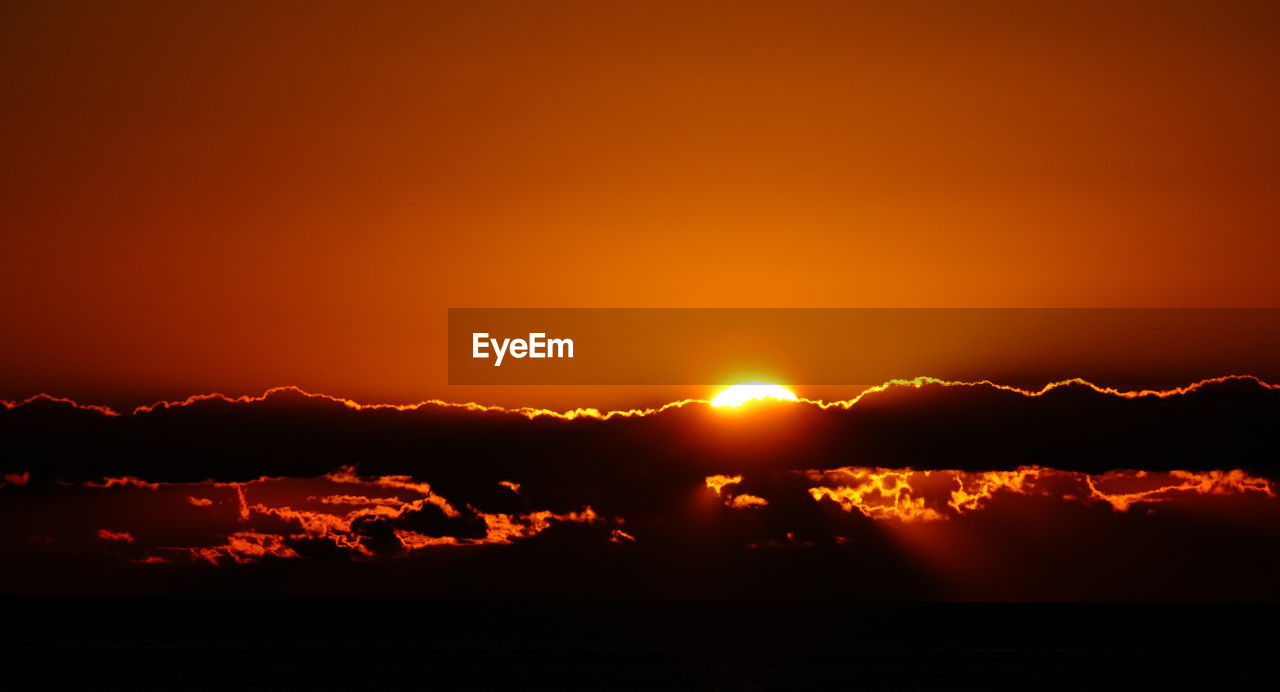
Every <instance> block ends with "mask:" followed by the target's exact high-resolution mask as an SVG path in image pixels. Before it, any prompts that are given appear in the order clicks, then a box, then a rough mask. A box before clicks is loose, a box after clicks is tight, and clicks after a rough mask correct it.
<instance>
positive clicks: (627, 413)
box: [0, 375, 1280, 420]
mask: <svg viewBox="0 0 1280 692" xmlns="http://www.w3.org/2000/svg"><path fill="white" fill-rule="evenodd" d="M1226 382H1253V383H1255V384H1257V385H1259V386H1261V387H1263V388H1266V389H1270V390H1275V389H1280V384H1277V383H1271V382H1267V381H1265V380H1263V379H1262V378H1260V377H1257V376H1256V375H1222V376H1219V377H1210V378H1206V379H1203V380H1197V381H1195V382H1192V383H1191V384H1188V385H1185V386H1182V387H1173V388H1170V389H1128V390H1125V389H1117V388H1115V387H1104V386H1101V385H1097V384H1094V383H1093V382H1090V381H1088V380H1086V379H1083V378H1079V377H1075V378H1071V379H1066V380H1058V381H1056V382H1050V383H1048V384H1046V385H1044V386H1043V387H1041V388H1040V389H1024V388H1022V387H1015V386H1012V385H1006V384H1000V383H998V382H995V381H992V380H975V381H954V380H944V379H941V378H937V377H928V376H920V377H915V378H911V379H895V380H889V381H888V382H884V383H882V384H878V385H874V386H871V387H868V388H866V389H864V390H863V391H861V392H859V393H858V394H857V395H856V396H853V397H851V398H849V399H840V400H836V401H822V400H820V399H807V398H804V397H799V398H798V399H797V401H796V402H795V403H798V404H807V405H810V406H817V407H818V408H821V409H823V410H826V409H831V408H841V409H849V408H852V407H853V406H855V405H856V404H857V403H858V402H859V401H861V400H862V399H863V398H865V397H867V396H869V395H873V394H877V393H880V392H884V391H887V390H890V389H895V388H914V389H920V388H922V387H925V386H931V385H932V386H941V387H987V388H990V389H996V390H1000V391H1006V392H1014V393H1017V394H1021V395H1022V396H1025V397H1029V398H1034V397H1039V396H1043V395H1045V394H1048V393H1049V392H1051V391H1053V390H1055V389H1060V388H1063V387H1072V386H1077V387H1085V388H1087V389H1091V390H1093V391H1094V392H1097V393H1099V394H1106V395H1109V396H1114V397H1119V398H1122V399H1141V398H1148V397H1151V398H1159V399H1164V398H1168V397H1172V396H1181V395H1184V394H1190V393H1191V392H1194V391H1196V390H1198V389H1201V388H1203V387H1206V386H1210V385H1215V384H1223V383H1226ZM285 393H292V394H297V395H299V396H302V397H305V398H307V399H314V400H322V401H329V402H333V403H336V404H341V405H343V406H345V407H347V408H349V409H353V410H357V411H366V410H393V411H417V410H420V409H425V408H441V409H457V410H465V411H473V412H477V413H498V414H514V415H519V416H524V417H525V418H529V419H534V418H557V419H561V420H576V419H593V420H609V419H612V418H640V417H645V416H652V415H656V414H659V413H663V412H664V411H668V410H671V409H678V408H683V407H685V406H689V405H698V404H701V405H708V406H709V405H710V404H711V399H681V400H679V401H671V402H667V403H665V404H663V405H661V406H658V407H656V408H638V409H617V410H610V411H601V410H599V409H596V408H577V409H572V410H569V411H554V410H551V409H544V408H535V407H530V406H523V407H518V408H507V407H503V406H494V405H489V404H480V403H476V402H474V401H471V402H466V403H457V402H450V401H444V400H442V399H427V400H424V401H419V402H417V403H412V404H380V403H361V402H358V401H354V400H352V399H347V398H344V397H340V396H335V395H332V394H323V393H316V392H309V391H307V390H305V389H303V388H301V387H298V386H294V385H283V386H279V387H272V388H270V389H268V390H266V391H265V392H263V393H262V394H259V395H249V394H245V395H240V396H230V395H227V394H223V393H221V392H212V393H209V394H195V395H192V396H189V397H187V398H185V399H181V400H172V401H157V402H155V403H153V404H145V405H142V406H138V407H136V408H134V409H133V410H132V411H130V412H129V415H135V416H136V415H140V414H146V413H152V412H154V411H157V410H162V409H169V408H181V407H185V406H191V405H193V404H198V403H201V402H205V401H220V402H225V403H231V404H252V403H260V402H263V401H266V400H267V399H269V398H270V397H272V396H274V395H276V394H285ZM39 401H48V402H54V403H61V404H67V405H69V406H72V407H74V408H77V409H81V410H85V411H96V412H97V413H100V414H102V415H104V416H112V417H116V416H121V415H123V414H122V413H121V412H120V411H117V410H115V409H113V408H111V407H109V406H101V405H97V404H84V403H80V402H77V401H75V400H73V399H70V398H68V397H60V396H54V395H52V394H45V393H41V394H36V395H34V396H30V397H27V398H26V399H22V400H20V401H13V400H8V399H0V405H3V406H4V408H5V409H6V410H12V409H16V408H20V407H22V406H26V405H28V404H32V403H36V402H39Z"/></svg>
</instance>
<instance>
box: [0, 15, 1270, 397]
mask: <svg viewBox="0 0 1280 692" xmlns="http://www.w3.org/2000/svg"><path fill="white" fill-rule="evenodd" d="M964 5H965V6H964V7H960V3H942V2H937V3H923V2H919V3H913V2H895V3H883V4H866V3H859V4H858V5H857V6H855V4H854V3H785V4H783V3H778V4H765V3H748V2H733V3H690V2H681V3H672V4H669V5H666V4H658V3H634V4H625V5H624V4H620V3H597V2H582V3H570V2H565V3H537V4H534V3H524V2H510V3H502V2H499V3H450V4H438V5H437V4H430V5H429V4H427V3H390V2H387V3H377V4H376V5H373V6H371V5H368V4H360V3H318V2H308V3H296V4H291V3H285V2H279V3H271V4H269V5H265V6H254V5H251V4H248V3H246V4H232V3H225V2H209V3H195V2H192V3H168V2H154V3H107V4H104V3H83V4H79V3H56V4H51V3H40V2H8V3H5V4H4V6H3V8H0V35H2V36H0V65H2V66H3V67H0V84H2V85H3V87H2V88H3V91H4V94H5V107H4V108H3V109H0V148H2V149H3V156H0V229H3V230H0V234H2V235H0V238H2V241H0V291H2V295H3V299H0V324H2V325H3V327H2V329H3V337H4V338H3V339H0V397H6V398H15V397H22V396H26V395H29V394H32V393H35V392H37V391H42V390H43V391H50V392H54V393H58V394H67V395H72V396H76V397H80V398H86V399H90V400H97V401H119V400H121V399H125V400H133V399H147V398H155V397H158V396H177V395H186V394H190V393H192V392H197V391H207V390H212V389H216V390H221V391H226V392H229V393H243V392H258V391H261V390H263V389H265V388H266V387H268V386H271V385H277V384H297V385H300V386H303V387H306V388H308V389H311V390H318V391H326V392H332V393H335V394H339V395H344V396H350V397H355V398H359V399H364V400H379V401H407V400H418V399H422V398H428V397H443V398H447V399H454V400H458V399H478V400H481V401H485V402H491V403H504V404H535V405H552V406H571V405H579V404H591V405H613V404H614V403H615V402H619V401H631V400H636V399H645V398H662V397H665V396H666V395H667V394H668V392H665V391H664V392H657V391H656V390H645V391H643V392H642V391H638V390H626V391H621V390H600V389H582V388H561V389H545V388H543V389H530V388H506V389H502V388H483V387H472V388H460V387H448V386H447V385H446V384H445V380H446V363H445V354H444V347H445V338H444V337H445V322H446V309H447V308H448V307H479V306H501V307H522V306H566V307H567V306H585V307H591V306H657V307H661V306H696V307H704V306H758V307H772V306H805V307H809V306H822V307H843V306H883V307H893V306H993V307H994V306H1144V307H1146V306H1280V282H1277V281H1276V280H1275V278H1274V271H1275V270H1274V268H1275V266H1276V261H1277V259H1280V234H1277V233H1276V228H1277V222H1278V221H1280V195H1277V192H1278V190H1277V182H1278V180H1280V134H1277V129H1276V128H1275V127H1274V123H1276V122H1280V41H1277V36H1278V35H1280V8H1277V6H1276V4H1275V3H1271V2H1256V3H1242V2H1211V3H1210V2H1204V3H1195V2H1176V3H1175V2H1151V3H1119V2H1096V3H1094V2H1073V3H1062V4H1061V5H1062V6H1059V7H1053V6H1050V4H1049V3H1026V2H1010V3H964Z"/></svg>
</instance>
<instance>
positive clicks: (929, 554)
mask: <svg viewBox="0 0 1280 692" xmlns="http://www.w3.org/2000/svg"><path fill="white" fill-rule="evenodd" d="M1278 406H1280V391H1276V390H1275V389H1272V388H1269V387H1266V386H1262V385H1261V384H1259V383H1256V382H1253V381H1251V380H1232V381H1227V382H1220V383H1213V384H1209V385H1206V386H1203V387H1200V388H1197V389H1195V390H1194V391H1189V392H1185V393H1179V394H1177V395H1175V396H1164V397H1158V396H1143V397H1124V396H1117V395H1115V394H1113V393H1107V392H1103V391H1098V390H1097V389H1095V388H1090V387H1086V386H1082V385H1073V386H1063V387H1059V388H1056V389H1053V390H1052V391H1047V392H1045V393H1043V394H1040V395H1036V396H1028V395H1027V394H1026V393H1024V392H1018V391H1010V390H1007V389H1001V388H999V387H996V386H987V385H979V386H944V385H940V384H922V385H920V386H916V385H911V386H895V387H888V388H885V389H883V390H881V391H875V392H873V393H871V394H868V395H866V396H864V397H862V398H861V399H859V400H858V401H857V402H856V404H854V405H850V406H847V407H845V406H832V407H825V408H824V407H821V406H818V405H813V404H809V403H779V402H765V403H760V404H756V405H749V406H746V407H742V408H735V409H713V408H710V407H708V406H706V405H705V404H704V403H699V402H691V403H686V404H685V405H681V406H676V407H671V408H669V409H667V410H664V411H661V412H657V413H651V414H649V415H643V416H614V417H611V418H609V419H607V420H602V419H599V418H595V417H589V416H582V417H577V418H574V419H571V420H566V419H563V418H558V417H551V416H535V417H532V418H531V417H529V416H527V415H522V414H521V413H510V412H501V411H481V410H474V409H469V408H459V407H443V406H422V407H416V408H410V409H407V410H400V409H396V408H379V407H366V408H357V407H353V406H350V405H347V404H344V403H343V402H341V401H338V400H334V399H332V398H327V397H312V396H304V395H302V394H300V393H297V392H293V391H282V392H279V393H276V394H274V395H272V396H268V397H265V398H264V399H262V400H249V401H242V402H233V401H226V400H223V399H219V398H211V399H200V400H195V401H192V402H189V403H186V404H184V405H179V406H161V407H157V408H155V409H153V410H149V411H142V412H138V413H136V414H131V415H121V416H109V415H105V414H103V413H102V412H100V411H96V410H88V409H83V408H78V407H75V406H74V405H72V404H71V403H69V402H62V401H55V400H49V399H41V400H37V401H33V402H31V403H27V404H25V405H23V406H16V407H11V408H9V409H7V410H3V411H0V436H2V437H0V439H3V441H4V442H3V445H4V454H3V456H2V457H0V476H2V477H3V478H5V479H6V481H5V485H4V486H3V487H0V521H3V525H4V526H6V527H8V528H7V529H6V530H5V531H4V532H3V533H2V534H0V542H3V544H4V545H3V547H4V548H5V549H6V550H7V551H8V552H9V554H11V555H14V556H16V559H15V561H14V564H15V565H17V567H16V568H15V569H13V570H11V571H10V572H9V573H8V575H7V576H5V577H3V578H0V588H3V589H4V590H7V591H18V592H29V591H33V590H34V591H40V590H42V589H51V590H54V591H57V592H65V591H82V590H87V591H90V592H96V591H100V590H105V591H108V592H115V591H121V590H123V591H128V590H129V589H133V588H147V589H153V588H160V589H161V590H164V589H172V590H176V591H178V592H183V593H186V592H190V591H191V590H192V589H195V590H214V591H222V590H227V589H233V590H234V589H240V590H246V591H249V592H270V591H273V590H283V591H288V590H289V589H290V588H297V589H302V590H308V589H311V590H315V591H318V592H329V591H332V590H338V591H343V590H344V589H345V588H347V586H352V588H355V587H354V586H353V585H358V584H366V583H368V582H369V581H370V580H373V581H374V582H377V583H379V584H382V585H383V586H382V587H380V588H388V589H392V590H393V591H397V590H398V591H404V592H408V593H420V592H421V591H420V589H429V590H432V592H433V593H436V592H440V593H458V594H466V593H477V594H484V595H521V594H531V593H536V594H545V593H562V594H579V595H589V594H592V593H597V594H612V595H627V596H642V595H665V596H708V595H733V596H737V597H741V596H744V595H745V596H751V595H752V594H755V595H760V596H763V595H765V592H768V595H771V596H780V595H781V596H787V595H792V596H797V597H801V596H806V595H813V594H812V592H811V590H812V589H828V590H831V589H835V590H839V591H841V592H847V593H848V595H849V596H851V597H857V598H888V597H892V598H898V597H911V598H914V597H924V598H994V599H1019V598H1045V599H1059V598H1105V599H1110V598H1120V599H1139V600H1148V599H1159V598H1197V599H1204V598H1207V599H1233V598H1254V599H1257V598H1263V599H1267V600H1271V599H1275V598H1276V597H1277V595H1278V594H1277V590H1276V587H1275V586H1274V580H1265V579H1261V578H1260V577H1259V576H1258V575H1259V574H1268V573H1274V568H1275V567H1276V562H1277V558H1275V557H1273V556H1274V555H1276V554H1280V550H1278V549H1280V528H1276V527H1280V503H1278V502H1277V499H1276V497H1275V493H1274V488H1273V484H1274V482H1275V480H1276V478H1277V474H1278V473H1280V469H1277V467H1276V466H1275V461H1274V458H1275V455H1274V452H1273V451H1272V450H1273V449H1274V445H1275V442H1276V440H1275V426H1274V421H1275V420H1276V414H1277V412H1280V410H1278V408H1277V407H1278ZM1189 536H1195V537H1196V538H1195V539H1194V540H1191V539H1189V538H1188V537H1189ZM101 560H105V561H107V562H106V563H98V562H95V561H101ZM88 564H93V565H94V569H96V570H99V573H100V574H102V575H104V577H103V579H101V580H99V581H97V582H94V583H91V584H90V583H85V582H84V581H83V580H81V579H80V578H78V577H76V576H74V574H75V572H76V571H77V570H79V571H82V570H83V569H84V567H85V566H86V565H88ZM103 564H109V565H115V566H114V567H110V568H107V567H103ZM289 565H310V567H307V568H306V569H308V570H310V571H309V572H306V574H307V575H308V576H307V579H309V580H311V581H309V582H308V583H307V584H304V585H299V584H295V585H294V586H292V587H287V586H285V581H287V580H286V579H285V576H283V575H293V576H294V577H297V576H298V574H300V573H295V572H294V571H293V570H294V568H293V567H289ZM344 565H345V566H344ZM353 569H354V570H356V571H355V572H352V571H351V570H353ZM208 570H214V572H212V573H210V572H208ZM245 570H248V571H247V572H246V571H245ZM113 574H114V575H115V576H114V577H112V576H111V575H113ZM158 575H166V576H164V579H163V586H157V580H160V579H161V578H160V576H158ZM202 575H203V576H202ZM213 575H221V576H216V577H215V576H213ZM236 575H239V576H236ZM282 580H285V581H282ZM344 585H347V586H344ZM361 588H363V587H361ZM777 590H781V592H775V591H777Z"/></svg>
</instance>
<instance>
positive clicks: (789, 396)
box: [711, 382, 800, 406]
mask: <svg viewBox="0 0 1280 692" xmlns="http://www.w3.org/2000/svg"><path fill="white" fill-rule="evenodd" d="M756 399H778V400H781V401H799V400H800V399H799V398H797V397H796V395H795V394H793V393H792V392H791V390H789V389H787V388H786V387H783V386H782V385H778V384H771V383H769V382H743V383H741V384H735V385H733V386H732V387H729V388H728V389H726V390H724V391H723V392H720V393H719V394H717V395H716V396H715V398H714V399H712V400H711V405H712V406H741V405H743V404H745V403H747V402H748V401H754V400H756Z"/></svg>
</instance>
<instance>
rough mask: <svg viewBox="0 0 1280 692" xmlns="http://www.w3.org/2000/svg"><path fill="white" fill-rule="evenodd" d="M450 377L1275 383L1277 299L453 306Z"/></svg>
mask: <svg viewBox="0 0 1280 692" xmlns="http://www.w3.org/2000/svg"><path fill="white" fill-rule="evenodd" d="M448 338H449V348H448V351H449V383H450V384H468V385H474V384H495V385H497V384H506V385H510V384H537V385H691V384H730V383H734V382H743V381H752V380H758V381H770V382H784V383H790V384H814V385H819V384H827V385H836V384H856V385H866V384H877V383H880V382H885V381H888V380H891V379H900V378H911V377H917V376H922V375H924V376H932V377H939V378H943V379H953V380H965V381H972V380H981V379H991V380H997V381H1002V382H1008V383H1023V384H1036V383H1043V382H1049V381H1056V380H1061V379H1067V378H1074V377H1080V378H1085V379H1089V380H1091V381H1093V382H1097V383H1103V384H1110V385H1115V386H1148V385H1149V386H1168V385H1171V384H1178V383H1183V382H1190V381H1195V380H1200V379H1205V378H1211V377H1218V376H1222V375H1233V374H1237V375H1254V376H1257V377H1259V378H1262V379H1267V380H1269V381H1280V310H1278V309H996V308H992V309H896V308H895V309H864V308H848V309H820V308H819V309H810V308H797V309H790V308H787V309H779V308H770V309H731V308H690V309H668V308H607V309H600V308H536V309H523V308H520V309H517V308H454V309H450V310H449V337H448Z"/></svg>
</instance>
